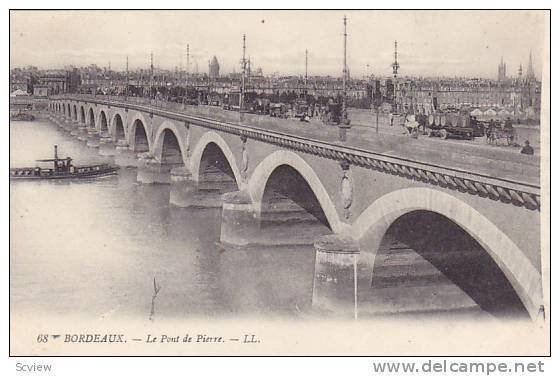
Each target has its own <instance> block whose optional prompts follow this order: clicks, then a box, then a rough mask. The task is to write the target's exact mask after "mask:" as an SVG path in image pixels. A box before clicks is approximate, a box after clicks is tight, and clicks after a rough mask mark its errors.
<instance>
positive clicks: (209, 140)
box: [190, 131, 242, 187]
mask: <svg viewBox="0 0 560 376" xmlns="http://www.w3.org/2000/svg"><path fill="white" fill-rule="evenodd" d="M210 144H214V145H216V146H217V147H218V149H219V150H220V151H221V152H222V154H223V155H224V157H225V158H226V160H227V162H228V163H229V167H230V168H231V170H232V172H233V175H234V179H235V183H236V184H237V186H238V187H240V186H241V182H242V179H241V173H240V171H239V168H238V167H237V162H236V160H235V156H234V155H233V152H232V151H231V149H230V147H229V145H228V144H227V142H226V141H225V140H224V139H223V138H222V136H220V135H219V134H218V133H216V132H214V131H209V132H206V133H204V134H203V135H202V137H201V138H200V139H199V140H198V143H197V144H196V146H195V147H194V150H193V153H192V156H191V158H190V170H191V173H192V177H193V179H194V180H195V181H197V182H198V180H199V177H200V167H201V164H202V155H203V153H204V151H205V150H206V149H207V147H208V146H209V145H210Z"/></svg>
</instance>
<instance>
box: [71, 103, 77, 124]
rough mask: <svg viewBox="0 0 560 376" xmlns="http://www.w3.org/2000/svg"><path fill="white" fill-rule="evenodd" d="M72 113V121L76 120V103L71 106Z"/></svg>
mask: <svg viewBox="0 0 560 376" xmlns="http://www.w3.org/2000/svg"><path fill="white" fill-rule="evenodd" d="M73 110H74V111H73V113H72V119H73V120H74V121H78V109H77V108H76V105H74V106H73Z"/></svg>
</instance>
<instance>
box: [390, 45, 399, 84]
mask: <svg viewBox="0 0 560 376" xmlns="http://www.w3.org/2000/svg"><path fill="white" fill-rule="evenodd" d="M397 57H398V54H397V41H395V61H394V62H393V65H392V67H393V77H394V78H395V80H396V79H397V75H398V74H399V68H400V65H399V61H398V59H397Z"/></svg>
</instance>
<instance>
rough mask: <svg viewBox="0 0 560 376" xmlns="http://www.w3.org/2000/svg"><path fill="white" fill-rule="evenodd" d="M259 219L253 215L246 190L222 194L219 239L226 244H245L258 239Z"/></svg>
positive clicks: (252, 206) (252, 205)
mask: <svg viewBox="0 0 560 376" xmlns="http://www.w3.org/2000/svg"><path fill="white" fill-rule="evenodd" d="M259 237H260V220H259V219H258V218H257V216H256V215H255V210H254V204H253V200H252V199H251V196H250V195H249V193H247V192H246V191H234V192H228V193H224V194H223V195H222V226H221V232H220V241H221V242H222V243H224V244H227V245H233V246H247V245H249V244H251V243H255V242H257V241H258V239H259Z"/></svg>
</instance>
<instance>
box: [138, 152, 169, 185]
mask: <svg viewBox="0 0 560 376" xmlns="http://www.w3.org/2000/svg"><path fill="white" fill-rule="evenodd" d="M171 168H172V167H171V166H170V165H167V164H164V163H161V162H159V161H157V160H156V159H155V158H154V157H153V156H152V155H151V154H150V153H149V152H146V153H140V154H138V171H137V174H136V181H137V182H139V183H142V184H169V183H171V178H170V170H171Z"/></svg>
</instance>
